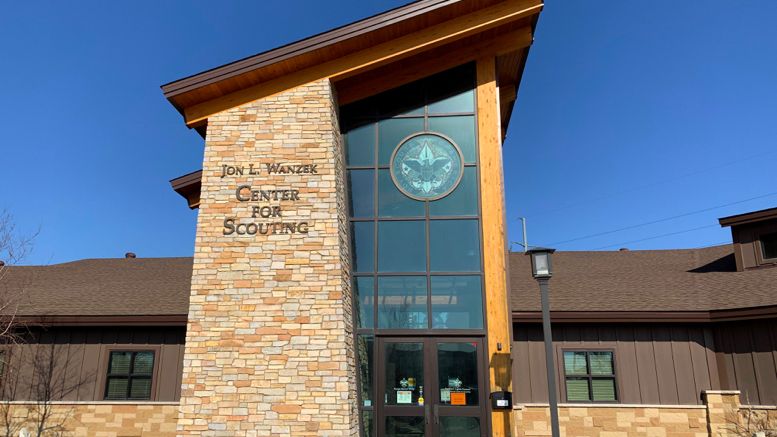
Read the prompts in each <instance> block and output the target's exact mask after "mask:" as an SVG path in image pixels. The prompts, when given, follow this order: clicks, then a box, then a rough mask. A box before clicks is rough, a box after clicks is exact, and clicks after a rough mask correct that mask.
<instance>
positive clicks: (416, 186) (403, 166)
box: [391, 132, 464, 200]
mask: <svg viewBox="0 0 777 437" xmlns="http://www.w3.org/2000/svg"><path fill="white" fill-rule="evenodd" d="M463 172H464V159H463V158H462V155H461V150H459V147H458V146H457V145H456V144H455V143H454V142H453V141H452V140H451V139H450V138H448V137H446V136H444V135H442V134H438V133H434V132H422V133H418V134H414V135H411V136H409V137H407V138H405V139H404V140H403V141H402V142H401V143H399V145H398V146H397V148H396V149H394V154H393V155H392V156H391V179H392V180H393V181H394V184H395V185H396V186H397V188H399V191H401V192H403V193H404V194H405V195H407V196H408V197H412V198H413V199H418V200H436V199H440V198H442V197H445V196H447V195H448V194H449V193H450V192H451V191H453V190H454V189H455V188H456V186H457V185H458V184H459V181H461V176H462V174H463Z"/></svg>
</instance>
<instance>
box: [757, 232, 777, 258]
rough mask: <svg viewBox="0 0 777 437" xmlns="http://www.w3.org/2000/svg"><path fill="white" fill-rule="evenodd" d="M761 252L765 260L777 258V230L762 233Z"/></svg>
mask: <svg viewBox="0 0 777 437" xmlns="http://www.w3.org/2000/svg"><path fill="white" fill-rule="evenodd" d="M760 239H761V252H762V254H763V257H764V260H773V259H776V258H777V232H773V233H771V234H766V235H761V237H760Z"/></svg>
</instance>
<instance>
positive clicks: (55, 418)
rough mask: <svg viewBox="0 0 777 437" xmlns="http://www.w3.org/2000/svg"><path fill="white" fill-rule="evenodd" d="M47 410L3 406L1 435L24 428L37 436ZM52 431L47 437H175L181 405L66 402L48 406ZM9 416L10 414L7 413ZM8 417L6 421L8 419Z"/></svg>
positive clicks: (0, 410) (24, 405)
mask: <svg viewBox="0 0 777 437" xmlns="http://www.w3.org/2000/svg"><path fill="white" fill-rule="evenodd" d="M43 411H44V407H43V406H41V405H36V404H33V403H24V402H13V403H10V404H9V403H5V404H0V416H1V417H0V434H2V435H6V433H7V432H8V431H10V435H14V436H16V435H20V434H19V432H20V431H22V429H23V428H26V429H27V431H29V432H31V435H36V433H35V429H36V428H37V426H38V425H39V424H40V423H41V421H40V419H39V417H40V416H41V413H42V412H43ZM45 411H47V412H48V415H49V419H48V420H46V421H45V422H44V425H45V426H46V427H47V428H49V432H48V433H47V434H45V435H67V436H73V437H82V436H83V437H86V436H89V437H151V436H154V437H173V436H175V434H176V431H175V426H176V418H177V416H178V403H177V402H175V403H132V402H123V403H109V402H100V403H88V404H87V403H67V402H53V403H50V404H48V405H47V406H46V407H45ZM6 413H7V414H6ZM6 418H7V419H6Z"/></svg>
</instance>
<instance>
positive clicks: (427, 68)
mask: <svg viewBox="0 0 777 437" xmlns="http://www.w3.org/2000/svg"><path fill="white" fill-rule="evenodd" d="M533 38H534V37H533V35H532V30H531V28H530V27H528V26H527V27H523V28H520V29H518V30H513V31H510V32H507V33H504V34H502V35H499V36H497V37H495V38H489V39H486V40H481V41H477V42H474V43H466V41H457V42H455V43H453V44H449V45H445V46H442V47H438V48H436V49H433V50H432V51H430V52H425V53H421V54H418V55H415V56H413V57H410V58H406V59H403V60H400V61H398V62H396V63H392V64H389V65H385V66H383V67H381V68H377V69H374V70H370V71H368V72H366V73H364V74H361V75H358V76H352V77H349V78H347V79H344V80H341V81H340V82H336V83H335V86H336V87H337V101H338V103H339V104H341V105H346V104H348V103H352V102H355V101H358V100H361V99H363V98H366V97H369V96H373V95H375V94H378V93H381V92H383V91H386V90H390V89H392V88H396V87H398V86H401V85H405V84H408V83H411V82H414V81H416V80H418V79H421V78H423V77H426V76H429V75H432V74H436V73H440V72H442V71H445V70H448V69H451V68H453V67H456V66H458V65H461V64H464V63H466V62H470V61H474V60H476V59H478V58H480V57H483V56H499V55H502V54H504V53H508V52H510V51H513V50H516V49H521V48H524V47H528V46H529V45H531V43H532V41H533ZM513 93H515V87H513Z"/></svg>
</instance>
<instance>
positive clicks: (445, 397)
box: [440, 388, 451, 404]
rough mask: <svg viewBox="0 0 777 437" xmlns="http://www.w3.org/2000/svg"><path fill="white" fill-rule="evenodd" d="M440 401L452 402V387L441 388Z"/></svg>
mask: <svg viewBox="0 0 777 437" xmlns="http://www.w3.org/2000/svg"><path fill="white" fill-rule="evenodd" d="M440 402H443V403H446V404H449V403H450V402H451V389H449V388H444V389H442V390H440Z"/></svg>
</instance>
